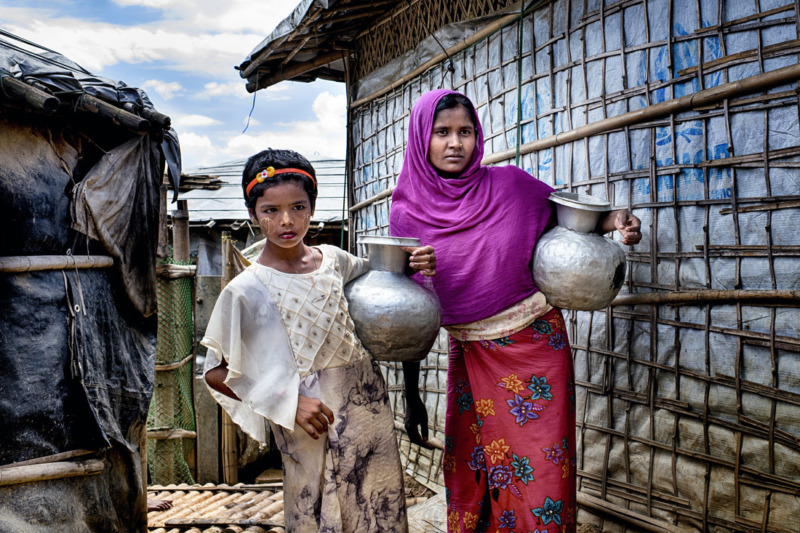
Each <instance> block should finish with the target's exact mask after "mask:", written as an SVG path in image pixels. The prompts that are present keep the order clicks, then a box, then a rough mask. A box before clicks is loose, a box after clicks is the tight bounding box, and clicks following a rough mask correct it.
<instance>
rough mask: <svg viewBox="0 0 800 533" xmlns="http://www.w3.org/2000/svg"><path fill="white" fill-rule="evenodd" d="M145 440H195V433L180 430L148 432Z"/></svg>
mask: <svg viewBox="0 0 800 533" xmlns="http://www.w3.org/2000/svg"><path fill="white" fill-rule="evenodd" d="M147 438H148V440H170V439H196V438H197V432H195V431H189V430H188V429H180V428H174V429H157V430H155V431H150V430H148V431H147Z"/></svg>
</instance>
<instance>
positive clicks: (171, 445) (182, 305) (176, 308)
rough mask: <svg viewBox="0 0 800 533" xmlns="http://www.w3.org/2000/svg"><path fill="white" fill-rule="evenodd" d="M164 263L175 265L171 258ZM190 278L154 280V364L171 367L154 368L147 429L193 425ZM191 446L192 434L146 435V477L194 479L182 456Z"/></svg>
mask: <svg viewBox="0 0 800 533" xmlns="http://www.w3.org/2000/svg"><path fill="white" fill-rule="evenodd" d="M169 262H170V263H172V264H180V263H178V262H175V261H172V260H171V259H170V260H169ZM192 283H193V278H189V277H185V278H179V279H174V280H166V279H159V280H158V339H157V341H156V365H162V366H163V365H169V366H172V367H171V368H167V369H157V370H156V378H155V387H154V390H153V398H152V400H151V401H150V411H149V412H148V414H147V430H148V433H153V432H164V431H167V432H168V431H169V430H188V431H194V430H195V418H194V401H193V398H194V395H193V391H192V386H193V382H194V374H193V366H192V355H193V339H194V325H193V322H192V320H193V317H192ZM181 362H183V364H180V363H181ZM173 365H174V366H173ZM193 450H194V439H191V438H166V439H165V438H148V441H147V465H148V468H149V470H150V482H151V483H154V484H158V485H168V484H172V483H194V480H193V478H192V474H191V470H190V468H189V465H188V463H187V460H186V458H187V457H188V456H189V454H191V453H192V451H193Z"/></svg>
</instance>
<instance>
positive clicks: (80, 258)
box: [0, 255, 114, 272]
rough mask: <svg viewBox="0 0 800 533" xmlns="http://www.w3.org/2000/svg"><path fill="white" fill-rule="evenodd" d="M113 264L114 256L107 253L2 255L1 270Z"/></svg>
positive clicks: (56, 268)
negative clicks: (106, 254)
mask: <svg viewBox="0 0 800 533" xmlns="http://www.w3.org/2000/svg"><path fill="white" fill-rule="evenodd" d="M113 264H114V258H113V257H108V256H105V255H20V256H7V257H0V272H34V271H38V270H65V269H68V268H69V269H71V268H108V267H110V266H112V265H113Z"/></svg>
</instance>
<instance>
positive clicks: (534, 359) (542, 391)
mask: <svg viewBox="0 0 800 533" xmlns="http://www.w3.org/2000/svg"><path fill="white" fill-rule="evenodd" d="M445 435H446V437H445V454H444V480H445V486H446V487H447V509H448V532H449V533H467V532H472V531H492V532H495V531H501V532H502V531H504V530H505V531H508V532H516V533H527V532H536V531H538V532H539V533H545V532H547V533H556V532H558V533H563V532H569V531H575V375H574V369H573V363H572V353H571V350H570V347H569V341H568V339H567V332H566V330H565V326H564V319H563V318H562V316H561V312H560V311H559V310H557V309H553V310H552V311H550V312H548V313H547V314H545V315H544V316H542V317H540V318H538V319H537V320H536V321H534V322H533V324H531V325H530V326H528V327H526V328H525V329H523V330H522V331H519V332H518V333H515V334H514V335H511V336H510V337H504V338H501V339H495V340H492V341H466V342H460V341H457V340H455V339H454V338H452V337H451V338H450V363H449V368H448V386H447V419H446V423H445Z"/></svg>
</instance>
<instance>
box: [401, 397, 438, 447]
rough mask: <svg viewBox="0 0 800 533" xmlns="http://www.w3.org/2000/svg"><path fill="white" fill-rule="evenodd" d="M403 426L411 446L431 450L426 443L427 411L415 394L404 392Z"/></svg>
mask: <svg viewBox="0 0 800 533" xmlns="http://www.w3.org/2000/svg"><path fill="white" fill-rule="evenodd" d="M403 426H404V427H405V428H406V433H407V434H408V440H410V441H411V442H412V443H413V444H417V445H419V446H422V447H423V448H428V449H431V448H432V446H431V445H430V444H429V443H428V410H427V409H426V408H425V404H424V403H423V402H422V399H421V398H420V397H419V393H417V394H409V393H408V391H406V415H405V417H404V418H403Z"/></svg>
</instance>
